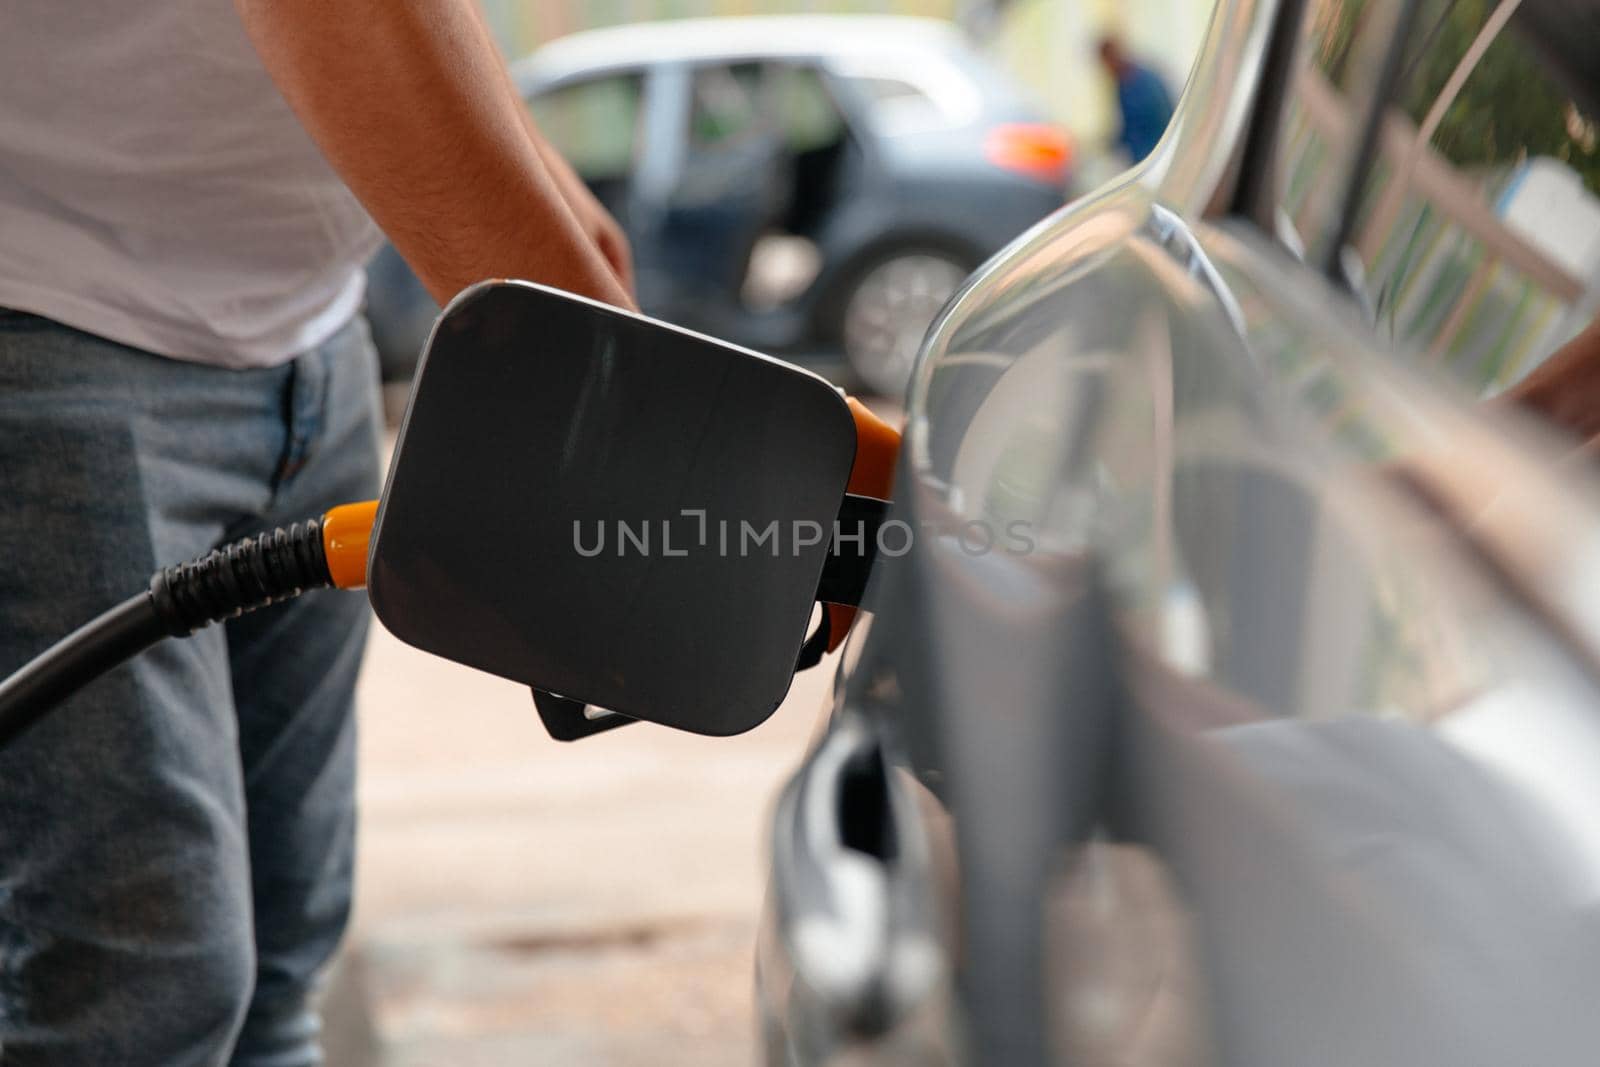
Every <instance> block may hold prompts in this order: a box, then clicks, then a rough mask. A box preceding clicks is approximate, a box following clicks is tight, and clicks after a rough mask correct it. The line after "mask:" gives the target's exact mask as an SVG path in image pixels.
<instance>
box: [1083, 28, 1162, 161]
mask: <svg viewBox="0 0 1600 1067" xmlns="http://www.w3.org/2000/svg"><path fill="white" fill-rule="evenodd" d="M1100 62H1101V63H1103V64H1104V65H1105V67H1106V70H1108V71H1109V72H1110V73H1111V77H1112V79H1113V80H1114V81H1115V82H1116V86H1117V110H1118V111H1119V112H1121V115H1122V128H1121V129H1120V130H1119V131H1118V132H1117V136H1116V143H1117V144H1119V145H1121V146H1122V149H1123V151H1125V152H1127V153H1128V159H1129V161H1130V162H1133V163H1137V162H1139V161H1140V160H1141V159H1143V158H1144V157H1145V156H1147V155H1149V154H1150V150H1151V149H1152V148H1154V147H1155V146H1156V142H1157V141H1159V140H1161V135H1162V134H1163V133H1165V132H1166V129H1167V123H1168V122H1169V121H1170V120H1171V119H1172V94H1171V93H1169V92H1167V87H1166V85H1165V84H1164V83H1163V82H1162V80H1161V76H1160V75H1158V74H1157V73H1156V72H1155V71H1153V70H1151V69H1150V68H1149V67H1146V66H1143V65H1141V64H1139V63H1135V62H1134V61H1133V60H1132V59H1129V58H1128V55H1127V53H1126V52H1124V51H1123V50H1122V45H1121V43H1120V42H1118V41H1117V40H1116V39H1115V38H1111V37H1107V38H1105V39H1104V40H1102V41H1101V42H1100Z"/></svg>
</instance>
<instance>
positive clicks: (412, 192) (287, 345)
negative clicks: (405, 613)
mask: <svg viewBox="0 0 1600 1067" xmlns="http://www.w3.org/2000/svg"><path fill="white" fill-rule="evenodd" d="M7 16H8V17H7V29H8V32H7V33H5V34H0V99H4V101H5V106H4V107H3V108H0V235H3V239H0V498H3V500H4V507H3V508H0V675H5V674H9V673H10V672H11V671H13V670H15V669H16V668H17V667H19V666H20V665H21V664H22V663H23V662H24V661H26V660H27V659H28V658H29V657H31V656H33V655H34V654H36V653H38V652H39V651H41V650H42V649H44V648H45V647H46V646H47V645H48V644H50V643H51V642H52V641H54V640H55V639H56V638H58V637H60V636H62V635H64V634H66V633H67V632H68V631H69V630H70V629H72V627H73V626H75V625H76V624H77V623H78V622H80V621H81V620H83V619H85V618H89V617H91V616H93V615H95V614H97V613H98V612H100V611H101V610H103V609H104V608H106V607H107V606H109V605H111V604H113V603H115V602H117V601H118V600H120V599H121V598H123V597H124V596H126V595H127V594H128V592H129V591H130V590H133V589H137V588H139V587H140V586H142V585H143V584H144V583H145V582H146V581H147V580H148V578H149V575H150V573H151V571H152V570H153V569H154V568H155V567H156V566H157V565H160V564H163V563H168V562H172V561H176V560H180V559H187V558H192V557H194V556H196V555H198V554H200V553H202V552H205V551H207V550H209V549H210V548H211V547H212V546H213V545H214V544H216V543H217V542H219V541H224V540H229V539H232V538H235V537H238V536H241V535H245V534H249V533H252V532H255V531H258V530H261V529H265V528H270V527H272V526H274V525H279V524H285V523H288V522H290V521H294V520H297V519H299V518H302V517H303V516H305V515H308V514H316V513H318V512H319V511H321V510H322V509H324V508H325V507H327V506H330V505H333V504H336V503H339V502H342V501H345V500H359V499H366V498H370V497H373V496H375V495H376V494H377V491H378V476H379V462H380V461H379V450H378V446H379V431H380V426H379V421H378V416H377V402H376V400H377V397H376V383H377V370H376V367H375V364H374V357H373V353H372V349H371V345H370V342H369V339H368V335H367V331H366V327H365V325H364V324H363V322H362V321H361V320H360V318H359V315H358V310H357V309H358V308H359V306H360V304H361V299H362V278H363V275H362V269H361V268H362V265H363V263H364V262H365V260H366V259H367V257H368V256H369V255H370V254H371V252H372V251H373V249H374V248H376V247H377V245H378V243H379V228H380V227H381V229H382V230H383V231H384V232H385V233H387V235H388V236H389V238H390V239H391V240H392V241H393V243H394V245H395V246H396V247H397V248H398V249H399V250H400V251H401V253H402V254H403V255H404V256H405V257H406V259H407V260H408V261H409V262H410V264H411V265H412V267H413V268H414V269H415V270H416V273H417V274H418V276H419V277H421V279H422V280H423V282H424V283H425V284H426V285H427V287H428V289H429V291H430V292H431V293H432V294H433V296H434V297H435V298H436V299H438V300H439V301H440V302H441V303H443V302H445V301H447V300H449V299H450V298H451V297H452V296H453V295H454V294H455V293H456V292H458V291H459V290H461V289H462V288H463V287H465V286H467V285H469V284H471V283H473V282H476V281H478V280H480V279H483V278H486V277H518V278H527V279H532V280H534V281H539V282H544V283H547V284H550V285H553V286H556V287H558V288H562V289H567V290H571V291H574V292H577V293H581V294H584V295H586V296H589V297H591V298H594V299H597V300H601V301H605V302H608V303H611V304H617V305H623V306H631V304H632V296H631V278H630V274H631V268H630V265H629V252H628V248H627V244H626V242H625V241H624V239H623V237H622V234H621V231H620V230H619V229H618V228H617V226H616V224H615V222H614V221H613V220H612V219H611V218H610V216H608V215H607V214H606V212H605V211H604V210H603V209H602V208H601V207H600V206H599V205H598V204H597V203H596V202H595V201H594V199H593V198H592V197H591V196H590V195H589V193H588V192H587V191H586V190H585V189H584V188H583V186H582V185H581V184H580V183H579V182H578V181H577V179H576V177H575V176H574V175H573V173H572V172H571V170H570V169H568V167H567V166H566V164H565V163H564V162H563V161H562V160H561V159H559V158H558V157H557V156H556V154H555V153H554V152H553V151H552V150H551V149H550V148H549V147H548V146H547V145H546V144H545V142H544V140H543V139H542V138H541V137H540V135H539V133H538V132H537V131H536V130H535V129H534V128H533V125H532V123H531V121H530V120H529V118H528V116H527V113H526V112H525V110H524V108H523V106H522V103H521V101H520V100H519V99H518V98H517V96H516V94H515V92H514V91H513V89H512V86H511V83H510V80H509V77H508V76H507V74H506V72H505V69H504V67H503V64H502V62H501V58H500V55H499V53H498V51H497V49H496V47H495V45H494V44H493V42H492V39H491V37H490V35H489V33H488V31H487V29H486V27H485V24H484V22H483V20H482V17H481V15H480V13H479V12H478V10H477V8H476V6H475V2H474V0H408V2H406V3H394V2H393V0H343V2H340V3H326V2H323V0H237V4H236V5H235V4H228V3H223V2H220V0H152V2H150V3H141V4H71V3H62V2H61V0H12V2H11V3H10V4H9V5H8V9H7ZM374 223H376V225H374ZM366 620H367V609H366V605H365V603H364V601H363V600H362V598H360V597H350V596H342V595H339V594H336V593H322V594H313V595H311V596H308V597H306V598H303V599H300V600H296V601H294V602H292V603H289V604H285V605H281V606H279V607H277V608H273V609H268V610H265V611H261V612H258V613H256V614H253V615H249V616H246V617H243V618H239V619H235V620H233V621H231V622H229V623H228V624H227V625H226V627H213V628H211V629H209V630H206V631H204V632H203V633H201V634H198V635H197V636H195V637H194V638H193V639H192V640H189V641H185V642H174V643H171V644H168V645H163V646H161V647H159V648H157V649H154V650H151V651H150V652H147V653H145V654H144V655H141V656H139V657H138V658H137V659H136V660H134V661H133V662H131V663H129V664H127V665H124V666H122V667H120V668H118V669H117V670H115V671H113V672H111V673H110V674H109V675H107V676H106V677H105V678H103V679H101V680H100V681H98V682H96V683H95V684H94V685H91V686H89V687H88V688H87V689H86V690H85V691H83V692H82V693H80V694H79V695H78V696H77V697H75V698H74V699H73V700H71V701H70V702H69V703H68V704H67V705H66V706H64V707H63V708H62V709H61V713H60V714H56V715H54V716H51V717H49V718H47V719H46V720H45V721H43V722H41V723H39V724H38V725H36V726H34V727H33V728H32V729H31V730H30V731H29V732H28V733H27V734H25V735H24V736H22V737H20V738H19V739H18V741H17V743H15V744H14V745H12V746H11V747H10V748H8V749H7V750H6V751H5V753H4V755H3V756H0V1047H3V1049H4V1055H5V1059H6V1062H7V1063H10V1062H12V1061H13V1060H15V1062H17V1063H27V1064H30V1065H33V1067H50V1065H56V1064H61V1065H66V1064H72V1065H79V1067H81V1065H85V1064H117V1065H121V1067H129V1065H140V1064H149V1065H162V1067H185V1065H200V1064H223V1063H234V1064H269V1063H270V1064H273V1065H275V1067H297V1065H306V1064H314V1063H316V1062H318V1061H319V1059H320V1054H319V1051H318V1047H317V1030H318V1025H317V1020H316V1016H315V1014H314V1012H313V1010H312V1006H311V1002H310V998H311V995H312V993H313V991H314V986H315V983H316V980H317V976H318V974H319V972H320V971H321V969H322V968H323V966H324V964H325V963H326V962H327V960H328V958H329V957H330V955H331V954H332V953H333V951H334V948H335V947H336V945H337V943H338V940H339V938H340V936H341V934H342V932H343V930H344V926H345V921H346V915H347V912H348V909H349V904H350V894H351V885H350V879H351V868H352V846H353V832H354V822H355V815H354V794H353V779H354V727H353V724H352V721H351V704H352V692H353V688H354V685H355V679H356V672H357V668H358V666H359V663H360V658H361V652H362V646H363V643H364V635H365V627H366Z"/></svg>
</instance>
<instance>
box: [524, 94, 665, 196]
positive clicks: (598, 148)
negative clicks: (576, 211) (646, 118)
mask: <svg viewBox="0 0 1600 1067" xmlns="http://www.w3.org/2000/svg"><path fill="white" fill-rule="evenodd" d="M642 86H643V78H642V76H641V75H639V74H637V73H630V74H612V75H607V76H605V77H600V78H594V79H592V80H589V81H582V82H576V83H572V84H568V85H564V86H561V87H560V88H557V89H554V90H551V91H550V92H546V93H541V94H538V95H536V96H534V97H533V98H532V99H530V100H529V101H528V109H529V110H530V111H531V112H532V113H533V118H534V121H535V122H536V123H538V125H539V129H540V130H541V131H543V133H544V134H545V136H546V137H548V138H549V139H550V143H551V144H552V145H554V146H555V147H556V149H557V150H558V151H559V152H560V153H561V154H562V156H564V157H565V158H566V159H567V161H568V162H569V163H571V164H572V166H573V169H574V170H576V171H577V172H578V174H579V175H580V176H581V177H582V178H584V179H585V180H586V181H589V182H598V181H607V180H615V179H620V178H624V177H626V176H627V175H628V173H629V172H630V171H631V170H632V169H633V157H634V147H635V142H636V139H637V136H638V126H639V100H640V95H641V91H642Z"/></svg>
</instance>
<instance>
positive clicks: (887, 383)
mask: <svg viewBox="0 0 1600 1067" xmlns="http://www.w3.org/2000/svg"><path fill="white" fill-rule="evenodd" d="M976 258H977V257H975V256H971V255H967V254H963V253H960V252H957V251H954V250H952V249H950V248H941V247H938V246H936V245H901V246H898V247H896V248H893V249H890V250H887V251H882V252H878V253H875V254H873V255H871V256H869V257H868V258H866V259H865V260H863V261H862V262H861V263H860V264H859V265H858V266H857V267H856V268H854V269H853V270H851V271H850V272H849V274H848V275H847V276H846V278H845V281H844V283H843V284H842V285H841V286H840V287H839V289H838V291H837V292H838V295H837V297H836V299H834V300H833V301H831V302H830V304H831V307H832V316H831V317H832V319H833V322H832V328H831V329H830V331H829V333H830V334H831V335H832V337H833V338H834V339H836V340H837V341H838V342H839V346H840V348H842V349H843V351H844V357H845V359H846V361H847V362H848V363H849V364H850V369H851V371H852V373H853V374H854V375H855V377H856V378H857V380H858V381H859V382H860V383H861V384H862V385H864V386H865V387H866V388H867V389H868V390H869V391H871V392H873V393H877V394H879V395H882V396H886V397H890V398H893V399H899V398H900V397H902V396H903V395H904V394H905V390H906V384H907V383H908V382H909V381H910V380H911V368H912V365H913V363H914V362H915V360H916V355H917V352H918V350H919V349H920V348H921V346H922V339H923V337H924V336H925V335H926V333H927V331H928V327H929V325H931V324H932V322H933V320H934V318H935V317H936V316H937V315H938V313H939V311H940V310H941V309H942V308H943V307H944V305H945V304H946V303H948V302H949V300H950V298H951V297H952V296H954V295H955V293H956V290H958V289H959V288H961V286H962V284H963V283H964V282H965V281H966V279H967V275H968V274H970V273H971V272H972V268H973V267H974V266H975V265H976Z"/></svg>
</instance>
